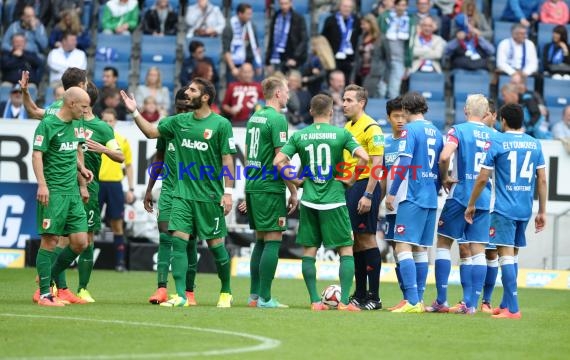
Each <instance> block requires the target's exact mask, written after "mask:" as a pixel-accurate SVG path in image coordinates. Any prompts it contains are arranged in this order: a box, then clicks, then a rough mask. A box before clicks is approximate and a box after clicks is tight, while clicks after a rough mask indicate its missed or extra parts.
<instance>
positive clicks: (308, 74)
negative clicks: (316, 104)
mask: <svg viewBox="0 0 570 360" xmlns="http://www.w3.org/2000/svg"><path fill="white" fill-rule="evenodd" d="M334 69H336V61H335V59H334V54H333V52H332V48H331V45H330V44H329V42H328V40H327V39H326V38H325V37H324V36H322V35H318V36H315V37H313V38H312V39H311V55H310V56H309V59H308V61H307V64H305V68H304V70H303V78H302V82H303V86H306V87H307V89H308V90H309V92H310V93H311V96H315V95H317V94H318V93H319V92H321V91H322V90H323V83H324V81H325V79H328V74H329V72H330V71H333V70H334ZM343 87H344V86H343Z"/></svg>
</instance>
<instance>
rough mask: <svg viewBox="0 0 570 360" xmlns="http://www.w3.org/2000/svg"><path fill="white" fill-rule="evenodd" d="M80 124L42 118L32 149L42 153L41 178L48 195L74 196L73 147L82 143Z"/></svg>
mask: <svg viewBox="0 0 570 360" xmlns="http://www.w3.org/2000/svg"><path fill="white" fill-rule="evenodd" d="M80 126H81V122H80V121H75V120H74V121H71V122H64V121H62V120H61V119H60V118H58V117H57V116H55V115H46V116H44V118H43V120H42V121H41V122H40V123H39V125H38V127H37V128H36V132H35V134H34V150H38V151H41V152H42V153H43V165H44V177H45V179H46V183H47V185H48V189H49V191H50V193H51V194H70V195H76V194H77V195H78V194H79V186H78V183H77V147H78V146H79V144H80V143H83V142H84V135H83V133H82V129H81V127H80Z"/></svg>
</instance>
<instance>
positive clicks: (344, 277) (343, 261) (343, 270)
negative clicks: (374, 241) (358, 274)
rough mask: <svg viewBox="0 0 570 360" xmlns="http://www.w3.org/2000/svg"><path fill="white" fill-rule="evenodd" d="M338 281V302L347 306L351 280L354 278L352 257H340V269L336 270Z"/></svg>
mask: <svg viewBox="0 0 570 360" xmlns="http://www.w3.org/2000/svg"><path fill="white" fill-rule="evenodd" d="M338 277H339V279H340V301H341V302H342V303H343V304H345V305H348V298H349V296H350V288H351V287H352V279H353V278H354V256H347V255H343V256H341V257H340V268H339V269H338Z"/></svg>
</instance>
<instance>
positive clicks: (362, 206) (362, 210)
mask: <svg viewBox="0 0 570 360" xmlns="http://www.w3.org/2000/svg"><path fill="white" fill-rule="evenodd" d="M371 207H372V200H370V199H368V198H367V197H364V196H363V197H361V198H360V200H359V201H358V206H357V208H356V211H358V214H359V215H362V214H366V213H367V212H369V211H370V208H371Z"/></svg>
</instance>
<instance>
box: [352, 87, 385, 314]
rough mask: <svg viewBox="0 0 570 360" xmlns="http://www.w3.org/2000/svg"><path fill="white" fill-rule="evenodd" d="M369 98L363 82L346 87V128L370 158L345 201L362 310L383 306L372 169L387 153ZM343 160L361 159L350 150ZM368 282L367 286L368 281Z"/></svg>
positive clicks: (377, 174)
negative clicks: (368, 105) (370, 111)
mask: <svg viewBox="0 0 570 360" xmlns="http://www.w3.org/2000/svg"><path fill="white" fill-rule="evenodd" d="M367 102H368V92H367V91H366V89H364V88H363V87H361V86H358V85H349V86H347V87H346V88H345V89H344V95H343V110H344V115H345V116H346V118H347V123H346V125H345V128H346V129H347V130H348V131H350V133H351V134H352V135H353V136H354V138H355V139H356V140H357V141H358V142H359V143H360V145H361V146H362V147H363V148H364V150H366V152H367V153H368V156H369V158H370V160H369V162H368V168H369V171H366V172H363V173H362V174H360V176H359V177H358V180H357V181H356V183H355V184H354V185H353V186H352V187H350V188H348V189H347V191H346V205H347V207H348V212H349V215H350V222H351V225H352V232H353V234H354V248H353V251H354V270H355V271H354V277H355V280H356V289H355V291H354V294H353V295H352V296H351V302H352V303H353V304H354V305H357V306H359V307H360V308H361V309H362V310H378V309H381V308H382V302H381V301H380V295H379V287H380V269H381V267H382V259H381V257H380V250H379V249H378V244H377V242H376V228H377V223H378V211H379V208H380V184H379V181H378V179H379V178H380V176H381V171H380V170H378V171H375V176H370V175H371V174H370V171H372V169H373V168H374V167H375V166H378V169H379V168H380V166H381V165H382V162H383V156H384V135H383V134H382V129H381V128H380V126H379V125H378V124H377V123H376V121H374V119H372V118H371V117H370V116H368V115H366V113H365V112H364V108H365V107H366V103H367ZM344 161H345V162H347V163H348V164H350V166H351V168H350V170H351V171H354V166H355V165H356V163H357V162H358V159H357V158H353V157H352V156H351V154H350V153H349V152H348V151H345V152H344ZM367 284H368V289H367V286H366V285H367Z"/></svg>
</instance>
